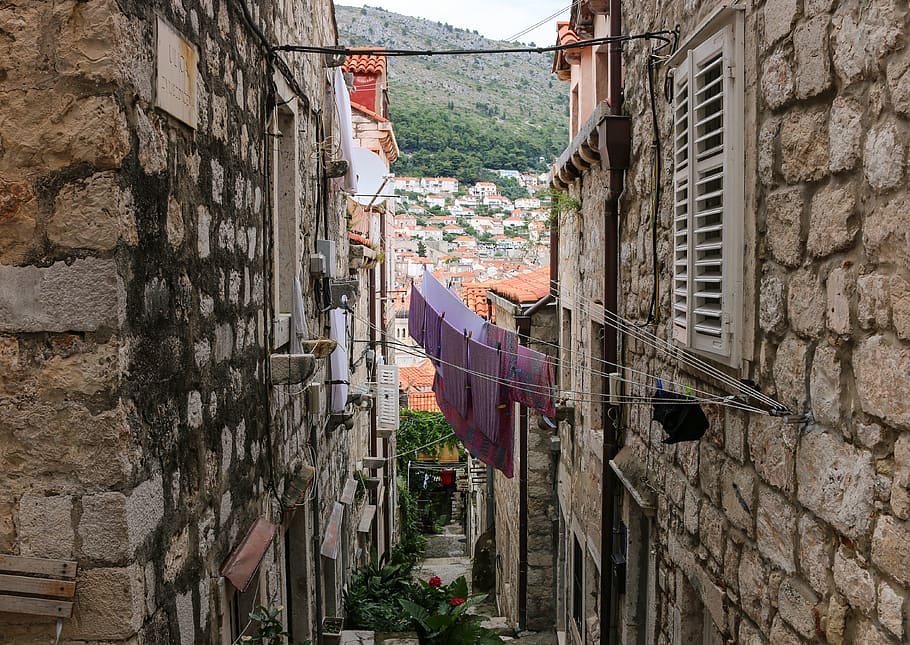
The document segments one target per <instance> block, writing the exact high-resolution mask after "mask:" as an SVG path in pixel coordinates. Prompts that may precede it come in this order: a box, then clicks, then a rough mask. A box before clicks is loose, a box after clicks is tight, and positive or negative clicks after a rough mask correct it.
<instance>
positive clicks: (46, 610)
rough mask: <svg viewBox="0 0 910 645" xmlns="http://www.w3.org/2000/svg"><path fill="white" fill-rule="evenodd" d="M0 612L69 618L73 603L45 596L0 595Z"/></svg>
mask: <svg viewBox="0 0 910 645" xmlns="http://www.w3.org/2000/svg"><path fill="white" fill-rule="evenodd" d="M0 612H7V613H10V614H32V615H35V616H56V617H57V618H69V617H70V614H72V613H73V603H71V602H65V601H63V600H47V599H45V598H24V597H22V596H4V595H0Z"/></svg>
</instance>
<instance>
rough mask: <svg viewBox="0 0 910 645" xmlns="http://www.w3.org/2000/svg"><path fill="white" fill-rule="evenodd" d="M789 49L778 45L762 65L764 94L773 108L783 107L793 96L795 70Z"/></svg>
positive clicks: (769, 105)
mask: <svg viewBox="0 0 910 645" xmlns="http://www.w3.org/2000/svg"><path fill="white" fill-rule="evenodd" d="M787 50H788V48H786V47H783V46H781V47H778V48H777V49H775V50H774V52H773V53H772V54H771V55H770V56H768V58H766V59H765V62H764V65H762V70H761V89H762V96H763V97H764V99H765V103H767V104H768V107H769V108H771V109H772V110H776V109H778V108H781V107H783V106H784V105H786V104H787V103H788V102H789V101H790V100H791V99H792V98H793V70H792V69H791V68H790V57H789V54H788V51H787Z"/></svg>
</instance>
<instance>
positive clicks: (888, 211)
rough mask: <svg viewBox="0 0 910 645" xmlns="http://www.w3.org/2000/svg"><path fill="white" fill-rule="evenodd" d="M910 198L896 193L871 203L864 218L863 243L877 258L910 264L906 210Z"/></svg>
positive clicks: (909, 204) (869, 252)
mask: <svg viewBox="0 0 910 645" xmlns="http://www.w3.org/2000/svg"><path fill="white" fill-rule="evenodd" d="M908 212H910V198H907V197H906V196H903V195H902V196H900V197H896V198H895V199H893V200H891V201H890V202H886V203H885V204H879V205H876V206H874V207H873V209H872V211H871V212H869V213H867V214H866V218H865V220H864V221H863V244H864V245H865V247H866V254H867V255H869V256H870V257H874V258H876V260H877V261H878V262H881V263H884V262H890V263H893V264H896V265H898V266H910V237H908V234H910V227H908V226H907V213H908Z"/></svg>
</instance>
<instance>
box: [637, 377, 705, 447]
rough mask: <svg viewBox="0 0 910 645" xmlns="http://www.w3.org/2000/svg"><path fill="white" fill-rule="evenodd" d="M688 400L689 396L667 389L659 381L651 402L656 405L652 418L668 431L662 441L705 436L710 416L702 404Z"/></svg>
mask: <svg viewBox="0 0 910 645" xmlns="http://www.w3.org/2000/svg"><path fill="white" fill-rule="evenodd" d="M682 401H687V402H686V403H682ZM688 401H690V399H689V397H687V396H683V395H682V394H677V393H676V392H670V391H667V390H665V389H663V387H662V385H661V384H660V383H658V385H657V391H656V392H655V393H654V398H653V399H651V403H652V405H653V406H654V415H653V417H652V418H653V419H654V421H657V422H658V423H659V424H660V425H662V426H663V428H664V432H666V433H667V438H666V439H664V440H663V441H661V443H664V444H672V443H679V442H680V441H698V440H699V439H701V438H702V437H703V436H704V434H705V431H706V430H707V429H708V417H706V416H705V413H704V411H702V409H701V406H700V405H698V404H697V403H691V402H688Z"/></svg>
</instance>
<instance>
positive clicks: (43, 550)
mask: <svg viewBox="0 0 910 645" xmlns="http://www.w3.org/2000/svg"><path fill="white" fill-rule="evenodd" d="M17 529H18V531H17V533H18V536H19V552H20V555H26V556H32V557H36V558H64V559H70V558H72V557H73V549H74V546H75V531H73V498H72V497H71V496H69V495H52V496H48V497H45V496H42V495H23V496H22V499H20V500H19V519H18V523H17Z"/></svg>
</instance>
